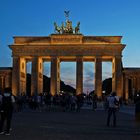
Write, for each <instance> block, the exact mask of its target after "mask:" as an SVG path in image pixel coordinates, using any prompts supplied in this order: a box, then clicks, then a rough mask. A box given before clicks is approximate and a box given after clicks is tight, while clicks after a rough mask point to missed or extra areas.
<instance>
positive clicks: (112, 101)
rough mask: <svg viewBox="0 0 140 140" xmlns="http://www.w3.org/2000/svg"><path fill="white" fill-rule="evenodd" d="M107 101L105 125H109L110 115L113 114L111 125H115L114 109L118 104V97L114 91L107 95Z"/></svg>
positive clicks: (115, 109)
mask: <svg viewBox="0 0 140 140" xmlns="http://www.w3.org/2000/svg"><path fill="white" fill-rule="evenodd" d="M107 102H108V116H107V126H110V120H111V116H112V115H113V126H114V127H116V111H117V108H118V106H119V104H118V103H119V98H118V97H117V96H116V92H112V93H111V94H110V96H108V97H107Z"/></svg>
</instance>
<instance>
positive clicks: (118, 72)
mask: <svg viewBox="0 0 140 140" xmlns="http://www.w3.org/2000/svg"><path fill="white" fill-rule="evenodd" d="M122 79H123V78H122V60H121V56H120V57H114V58H113V59H112V91H116V93H117V95H118V96H119V97H121V96H122V93H123V89H122V87H123V86H122Z"/></svg>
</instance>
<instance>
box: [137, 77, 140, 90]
mask: <svg viewBox="0 0 140 140" xmlns="http://www.w3.org/2000/svg"><path fill="white" fill-rule="evenodd" d="M137 86H138V91H140V76H139V77H138V79H137Z"/></svg>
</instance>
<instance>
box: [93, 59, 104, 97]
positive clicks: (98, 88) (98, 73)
mask: <svg viewBox="0 0 140 140" xmlns="http://www.w3.org/2000/svg"><path fill="white" fill-rule="evenodd" d="M94 83H95V94H96V95H97V96H98V97H99V98H101V97H102V59H101V58H100V57H96V58H95V82H94Z"/></svg>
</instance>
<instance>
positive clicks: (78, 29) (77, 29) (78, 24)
mask: <svg viewBox="0 0 140 140" xmlns="http://www.w3.org/2000/svg"><path fill="white" fill-rule="evenodd" d="M79 31H80V22H78V23H77V26H76V27H75V34H78V33H79Z"/></svg>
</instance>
